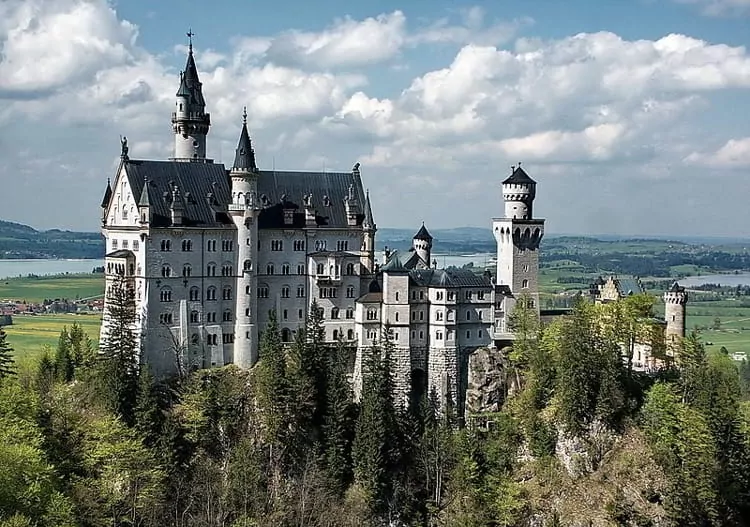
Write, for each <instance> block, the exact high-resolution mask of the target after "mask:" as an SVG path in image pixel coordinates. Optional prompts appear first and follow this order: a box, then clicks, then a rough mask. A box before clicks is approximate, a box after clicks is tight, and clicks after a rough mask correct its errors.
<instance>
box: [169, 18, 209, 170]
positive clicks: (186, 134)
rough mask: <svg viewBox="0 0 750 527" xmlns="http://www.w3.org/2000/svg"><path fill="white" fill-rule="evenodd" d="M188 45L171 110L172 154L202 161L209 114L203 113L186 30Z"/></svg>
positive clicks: (203, 102) (200, 92)
mask: <svg viewBox="0 0 750 527" xmlns="http://www.w3.org/2000/svg"><path fill="white" fill-rule="evenodd" d="M188 37H190V48H189V51H188V58H187V63H186V64H185V71H183V72H182V73H180V86H179V88H178V89H177V94H176V96H175V111H174V112H172V130H173V132H174V135H175V144H174V158H173V159H175V160H177V161H205V160H206V135H207V134H208V129H209V127H210V126H211V116H210V114H208V113H206V111H205V110H206V101H205V99H204V98H203V84H202V83H201V82H200V79H199V78H198V68H197V67H196V66H195V58H194V57H193V33H192V32H189V33H188Z"/></svg>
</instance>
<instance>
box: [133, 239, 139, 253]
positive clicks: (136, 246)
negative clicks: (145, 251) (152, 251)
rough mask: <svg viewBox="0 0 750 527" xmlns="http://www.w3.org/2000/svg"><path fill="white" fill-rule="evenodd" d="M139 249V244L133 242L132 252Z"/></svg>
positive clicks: (136, 241)
mask: <svg viewBox="0 0 750 527" xmlns="http://www.w3.org/2000/svg"><path fill="white" fill-rule="evenodd" d="M139 248H140V244H139V243H138V240H133V250H134V251H137V250H138V249H139Z"/></svg>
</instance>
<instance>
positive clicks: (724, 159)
mask: <svg viewBox="0 0 750 527" xmlns="http://www.w3.org/2000/svg"><path fill="white" fill-rule="evenodd" d="M351 4H352V3H350V2H349V3H345V2H343V0H326V1H324V2H321V3H319V5H318V6H316V10H315V12H314V13H309V12H307V10H306V9H305V8H304V6H305V5H307V4H306V3H305V2H301V1H299V0H286V1H284V2H276V3H274V4H257V5H256V4H254V5H252V6H248V5H247V4H245V3H244V2H240V1H239V0H225V1H217V2H214V3H212V4H211V6H210V10H209V8H208V7H206V8H202V9H194V10H190V9H184V5H183V4H182V3H178V2H176V1H175V0H165V1H162V2H159V3H158V4H154V3H153V2H147V1H146V0H134V1H129V2H127V3H125V2H121V3H114V2H107V1H106V0H5V1H4V2H2V3H0V49H2V52H1V53H0V124H2V127H3V128H2V129H3V133H2V134H0V158H2V159H3V162H2V163H1V164H0V188H2V189H3V191H2V192H0V211H1V212H0V218H2V219H5V220H9V221H17V222H20V223H25V224H28V225H31V226H34V227H36V228H40V229H47V228H64V229H73V230H84V231H94V230H97V228H98V225H99V218H100V212H99V203H100V201H101V195H102V192H103V189H104V186H105V185H106V180H107V177H111V176H112V175H113V173H114V170H115V168H116V166H117V165H116V163H117V157H118V155H119V150H120V142H119V137H120V135H124V136H127V137H128V139H129V145H130V155H131V157H132V158H135V159H139V158H145V159H165V158H167V157H169V156H170V155H171V149H172V131H171V126H170V122H169V118H170V113H171V111H172V105H173V102H174V94H175V92H176V90H177V87H178V81H179V71H180V69H181V68H182V67H183V66H184V61H185V53H186V40H187V39H186V37H185V36H184V35H185V32H186V31H187V29H188V28H189V27H192V29H193V31H194V32H195V33H196V36H195V40H194V43H195V53H196V61H197V63H198V67H199V70H200V75H201V80H202V81H203V84H204V94H205V96H206V99H207V106H208V111H209V112H210V113H211V119H212V128H211V132H210V133H209V136H208V151H209V152H208V154H209V157H213V158H214V159H215V160H216V161H217V162H224V163H227V162H231V159H232V158H233V155H234V148H235V147H236V142H237V137H238V134H239V129H240V125H241V113H242V107H243V106H247V108H248V121H249V124H250V127H251V131H252V136H253V140H254V144H255V148H256V151H257V158H258V162H259V165H260V166H261V168H271V167H272V166H275V167H276V169H277V170H292V169H302V170H323V169H324V168H325V169H328V170H349V169H350V168H351V166H352V165H353V164H354V163H355V162H360V163H361V164H362V167H361V170H362V174H363V178H364V181H365V184H366V185H367V186H368V187H369V188H370V189H371V194H372V199H373V208H374V213H375V219H376V222H377V223H378V226H379V227H398V228H409V227H410V226H413V227H414V228H417V227H418V226H419V224H420V222H421V221H425V222H426V224H427V225H428V226H429V227H430V228H431V229H440V228H450V227H457V226H463V225H470V226H476V227H487V228H489V227H488V226H489V224H490V221H491V218H492V217H493V216H497V215H499V214H501V211H502V206H501V199H502V197H501V192H500V182H501V181H502V179H504V178H505V177H506V176H507V175H508V173H509V170H510V168H509V167H510V165H512V164H515V163H517V162H518V161H522V162H523V163H524V167H525V168H526V170H527V171H528V172H529V174H530V175H531V176H532V177H533V178H534V179H536V180H537V182H538V183H539V187H538V193H537V196H538V197H537V200H536V204H535V215H536V216H539V217H544V218H546V219H547V224H548V227H549V231H550V233H581V234H640V235H652V234H660V235H664V236H670V235H674V236H678V235H680V236H727V237H742V236H745V235H746V233H747V229H746V226H747V225H748V224H750V208H748V207H747V206H746V199H745V197H746V196H748V195H750V178H748V177H747V175H748V171H750V124H748V122H747V119H746V116H747V114H748V111H749V110H750V52H748V49H747V46H748V44H749V43H750V42H749V41H750V0H665V1H660V2H656V1H653V0H640V1H634V2H627V3H625V2H622V3H619V2H607V3H601V2H596V3H595V2H593V1H583V0H572V1H570V2H566V3H564V4H565V5H562V3H559V2H550V1H547V0H538V1H535V2H527V3H521V2H487V1H476V2H464V1H458V2H457V1H448V0H440V1H437V2H422V1H417V2H400V3H399V2H396V1H393V0H387V1H384V2H381V3H379V6H378V7H377V8H374V7H372V6H365V5H351ZM361 4H365V3H361ZM209 15H210V16H209Z"/></svg>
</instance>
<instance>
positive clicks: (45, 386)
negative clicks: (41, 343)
mask: <svg viewBox="0 0 750 527" xmlns="http://www.w3.org/2000/svg"><path fill="white" fill-rule="evenodd" d="M54 382H55V365H54V363H53V362H52V359H50V357H49V351H48V347H47V349H45V350H44V353H43V354H42V358H41V359H39V365H38V366H37V369H36V376H35V377H34V386H35V387H36V390H37V392H38V393H39V394H40V395H42V396H45V395H47V394H49V393H50V391H51V390H52V385H53V384H54Z"/></svg>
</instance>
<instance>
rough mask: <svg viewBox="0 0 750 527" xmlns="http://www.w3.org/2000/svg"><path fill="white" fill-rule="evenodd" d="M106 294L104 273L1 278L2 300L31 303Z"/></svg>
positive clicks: (0, 299)
mask: <svg viewBox="0 0 750 527" xmlns="http://www.w3.org/2000/svg"><path fill="white" fill-rule="evenodd" d="M103 294H104V275H101V274H66V275H57V276H29V277H23V278H6V279H3V280H0V301H2V300H23V301H26V302H29V303H35V302H42V301H44V300H45V299H52V300H62V299H67V300H78V299H85V298H92V297H96V296H101V295H103Z"/></svg>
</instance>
